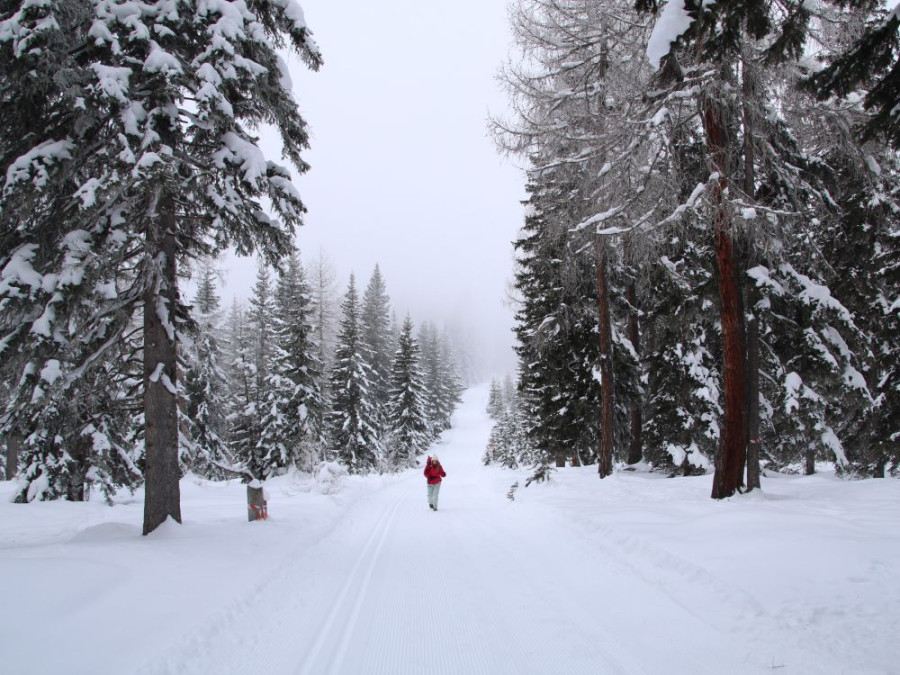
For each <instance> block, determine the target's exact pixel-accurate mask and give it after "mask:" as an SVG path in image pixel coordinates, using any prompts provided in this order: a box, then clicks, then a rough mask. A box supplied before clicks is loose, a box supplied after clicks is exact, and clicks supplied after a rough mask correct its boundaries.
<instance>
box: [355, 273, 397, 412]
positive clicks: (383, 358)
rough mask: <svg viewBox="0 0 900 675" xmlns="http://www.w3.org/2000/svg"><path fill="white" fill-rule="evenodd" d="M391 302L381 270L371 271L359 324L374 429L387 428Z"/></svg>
mask: <svg viewBox="0 0 900 675" xmlns="http://www.w3.org/2000/svg"><path fill="white" fill-rule="evenodd" d="M390 321H391V301H390V298H389V297H388V294H387V289H386V287H385V283H384V278H383V277H382V276H381V269H380V268H379V266H378V265H375V271H374V272H373V273H372V278H371V279H370V280H369V284H368V286H366V291H365V293H364V294H363V300H362V308H361V313H360V322H361V329H362V339H363V342H365V344H366V345H367V346H368V348H369V354H370V358H371V361H370V362H369V368H370V369H371V371H372V398H373V401H374V402H375V406H376V412H377V415H378V428H379V429H385V428H387V427H388V426H389V424H388V421H387V420H386V419H385V418H386V415H387V409H388V399H389V393H390V388H391V382H390V380H391V361H392V358H393V353H394V350H393V349H392V340H391V323H390Z"/></svg>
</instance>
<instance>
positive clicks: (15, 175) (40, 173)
mask: <svg viewBox="0 0 900 675" xmlns="http://www.w3.org/2000/svg"><path fill="white" fill-rule="evenodd" d="M74 147H75V144H74V143H72V141H71V139H69V138H68V137H67V138H66V139H65V140H62V141H44V142H43V143H41V144H40V145H37V146H35V147H33V148H32V149H31V150H29V151H28V152H26V153H25V154H24V155H22V156H20V157H18V158H17V159H16V160H15V161H14V162H13V163H12V164H10V166H9V169H7V171H6V183H5V184H4V186H3V191H4V193H7V194H8V193H9V192H10V191H11V190H12V189H13V188H14V187H15V186H16V185H17V184H18V183H24V182H26V181H28V180H30V181H31V184H32V185H33V186H34V187H36V188H38V189H40V188H43V187H44V186H45V185H46V184H47V181H48V180H50V167H52V166H53V165H54V164H57V163H59V162H62V161H64V160H67V159H71V158H72V154H71V150H72V149H73V148H74Z"/></svg>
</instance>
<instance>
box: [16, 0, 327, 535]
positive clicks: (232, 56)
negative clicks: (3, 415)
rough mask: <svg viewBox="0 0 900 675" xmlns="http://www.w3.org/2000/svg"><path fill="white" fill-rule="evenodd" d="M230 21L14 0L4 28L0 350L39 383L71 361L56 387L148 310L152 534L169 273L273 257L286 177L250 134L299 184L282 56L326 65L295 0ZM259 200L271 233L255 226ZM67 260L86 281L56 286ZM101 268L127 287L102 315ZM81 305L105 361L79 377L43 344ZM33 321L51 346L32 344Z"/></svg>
mask: <svg viewBox="0 0 900 675" xmlns="http://www.w3.org/2000/svg"><path fill="white" fill-rule="evenodd" d="M233 9H234V8H227V11H226V8H225V7H207V6H205V5H203V6H194V5H192V4H189V5H186V6H179V7H178V8H177V10H176V8H175V6H174V5H173V4H172V3H171V2H162V3H152V4H136V5H128V6H127V7H125V8H124V9H123V7H122V6H120V5H119V4H117V3H115V2H112V1H106V0H104V1H102V2H98V3H95V4H88V3H81V2H73V1H72V0H53V1H51V2H46V3H42V4H41V5H39V6H38V5H34V4H33V3H30V2H27V1H23V2H14V3H13V4H12V6H11V7H10V8H9V10H8V11H7V12H4V14H3V15H2V18H0V21H2V24H0V51H2V56H0V64H2V65H0V69H2V70H0V80H2V81H3V82H4V83H7V85H9V86H7V88H6V89H5V90H4V92H3V95H2V96H0V107H2V109H0V116H2V118H3V119H4V124H3V128H2V131H0V133H2V139H0V161H2V166H0V173H2V175H4V176H6V177H7V180H6V183H5V185H4V188H3V194H2V196H0V200H2V203H0V212H2V213H3V219H4V223H3V225H4V226H3V228H0V233H2V235H0V236H3V239H2V241H0V252H2V253H0V255H2V259H0V267H4V268H7V267H8V265H9V264H10V263H11V262H12V261H13V260H16V261H17V262H16V263H15V265H14V267H15V271H16V273H15V275H14V276H13V275H11V276H10V277H7V281H6V283H5V284H4V289H3V291H2V294H3V299H2V300H0V301H13V303H12V305H15V306H14V307H13V306H12V305H10V304H9V303H7V306H6V307H4V310H5V311H4V313H5V314H7V315H8V316H12V315H14V314H15V315H17V316H18V317H19V318H20V319H21V322H20V326H19V327H16V328H14V329H12V330H4V334H3V336H2V337H0V340H2V342H3V351H6V350H7V349H21V350H24V351H25V352H27V353H30V354H34V356H35V360H34V361H33V362H32V365H31V366H30V367H32V368H34V370H35V371H36V372H43V371H44V370H45V369H46V368H47V366H48V363H49V362H50V361H54V362H59V363H61V364H62V363H65V364H67V365H68V364H71V369H70V370H69V371H67V372H65V373H63V375H62V379H61V380H60V386H68V383H70V382H73V381H74V379H75V377H73V376H80V375H82V374H84V373H85V370H86V369H85V368H84V367H85V366H87V367H89V366H90V365H91V364H96V363H101V362H102V361H103V359H101V358H100V356H99V354H105V355H108V350H109V349H110V348H111V346H112V344H114V343H115V342H116V340H115V339H106V340H102V341H97V342H96V343H95V341H94V340H93V339H92V338H82V336H83V335H87V334H91V333H93V334H94V335H96V334H97V332H98V327H100V326H104V327H106V326H107V323H106V322H108V319H109V318H110V317H111V316H114V315H116V314H126V315H129V316H130V315H131V314H133V313H134V312H135V311H137V309H138V308H143V309H144V326H143V335H144V378H143V386H142V394H143V401H144V416H145V424H146V435H145V439H146V441H145V445H146V459H147V462H146V492H145V522H144V533H145V534H147V533H149V532H151V531H152V530H154V529H155V528H156V527H158V526H159V525H160V524H161V523H162V522H163V521H165V520H166V519H167V518H169V517H171V518H173V519H175V520H176V521H180V520H181V513H180V495H179V489H178V480H179V469H178V456H177V455H178V445H179V444H178V427H177V402H176V397H177V390H176V344H177V340H178V338H177V335H176V326H175V318H176V316H178V315H179V314H181V313H182V312H183V310H182V305H181V304H180V302H179V299H178V291H177V283H176V271H177V262H178V260H179V259H183V258H185V257H190V256H195V255H206V254H209V253H213V252H215V251H218V250H221V249H223V248H226V247H228V246H231V245H234V246H235V247H236V248H237V250H238V252H239V253H248V252H249V251H251V250H252V249H254V248H257V249H259V250H261V252H262V253H263V255H264V257H266V258H268V259H270V260H276V259H278V258H280V257H281V256H282V255H283V254H284V253H286V252H287V251H288V250H289V249H290V231H291V229H292V228H293V227H294V226H296V225H298V224H299V223H300V221H301V215H302V213H303V210H304V209H303V205H302V203H301V202H300V199H299V195H298V194H297V192H296V190H295V189H294V188H293V186H292V185H291V177H290V173H289V171H288V170H287V169H286V168H284V167H282V166H280V165H277V164H275V163H272V162H268V161H266V159H265V158H264V156H263V155H262V153H261V152H260V150H259V148H258V147H257V145H256V142H257V139H256V138H255V137H253V136H251V135H250V134H249V133H248V131H247V130H248V129H253V128H255V127H256V126H257V125H259V124H260V123H262V122H266V123H269V124H271V125H273V126H274V127H275V128H276V129H277V130H278V131H279V132H280V136H281V140H282V145H283V154H284V156H285V157H286V158H288V160H289V161H290V162H291V163H292V164H293V166H294V167H295V168H296V169H297V170H298V171H301V172H302V171H304V170H305V169H306V164H305V163H304V162H303V160H302V159H301V156H300V153H301V151H302V149H303V148H304V147H306V145H307V140H308V135H307V133H306V128H305V124H304V121H303V119H302V118H301V116H300V113H299V111H298V109H297V107H296V105H295V103H294V101H293V98H292V95H291V91H290V89H291V84H290V80H289V78H288V77H287V68H286V67H285V64H284V62H283V61H282V59H281V58H280V56H279V55H278V53H277V49H278V48H279V47H283V46H285V43H288V44H289V46H290V47H292V48H293V50H294V51H295V52H297V53H299V54H300V55H301V57H302V58H303V59H304V61H305V62H306V63H307V65H309V66H310V67H312V68H318V66H319V64H320V63H321V58H320V56H319V53H318V50H317V48H316V46H315V44H314V42H313V41H312V38H311V35H310V34H309V31H308V29H307V27H306V24H305V22H304V20H303V14H302V11H301V10H300V7H299V6H298V5H297V4H296V2H294V1H293V0H279V1H277V2H269V1H264V2H256V3H254V4H253V5H252V6H241V7H240V8H237V9H236V10H235V11H231V10H233ZM24 102H28V105H24V104H23V103H24ZM26 109H27V113H23V111H25V110H26ZM264 197H265V198H268V200H269V203H270V204H271V206H272V209H274V211H275V212H276V214H277V215H278V216H279V217H280V219H281V220H280V221H278V220H275V219H272V218H271V217H269V216H267V215H265V210H264V209H263V207H262V202H261V200H262V199H263V198H264ZM73 255H74V256H76V257H80V258H81V260H82V261H83V262H84V263H85V264H84V265H82V269H83V273H81V274H79V275H76V276H66V275H64V274H63V272H64V271H66V269H67V268H69V269H70V268H71V266H70V265H68V264H67V262H66V260H67V258H68V257H71V256H73ZM102 268H105V269H107V270H113V271H122V272H123V275H120V276H117V277H115V278H116V279H117V284H116V285H115V286H114V287H112V288H110V287H109V286H105V288H106V289H107V295H108V294H109V291H111V292H112V294H113V295H114V297H113V298H107V297H105V296H104V295H103V292H102V291H99V292H100V298H101V299H102V300H103V302H100V303H98V302H96V300H95V299H94V298H95V297H96V294H97V293H98V290H99V289H97V287H96V286H95V285H94V282H95V280H96V279H97V278H98V277H99V276H101V275H99V274H97V273H96V272H95V270H99V269H102ZM126 269H127V270H133V272H131V273H130V274H127V275H126V274H125V273H124V271H125V270H126ZM110 276H112V275H110ZM103 283H108V280H107V279H104V281H103ZM84 298H87V299H89V300H91V301H92V302H93V304H94V305H95V307H97V310H96V311H94V312H93V313H91V314H90V315H89V317H88V320H86V321H84V322H82V323H80V324H78V325H77V329H78V335H75V336H73V338H74V339H82V344H85V345H86V344H98V349H99V354H98V352H96V351H95V352H91V353H88V354H84V353H80V354H79V357H81V361H80V362H77V363H73V362H72V361H71V360H69V359H59V358H57V356H58V352H59V349H58V347H55V346H54V345H57V346H58V345H59V342H58V341H56V340H48V339H46V337H49V336H50V335H51V334H52V333H53V332H54V331H55V330H56V329H57V327H61V326H65V325H70V326H71V325H72V314H73V313H74V312H76V311H77V310H78V309H79V308H81V307H82V304H81V300H82V299H84ZM36 321H37V322H38V324H37V325H38V326H39V327H42V328H44V329H46V330H44V331H43V332H44V333H45V337H41V335H40V331H38V332H35V331H33V330H31V328H32V327H34V324H35V322H36ZM4 328H6V326H5V325H4ZM25 367H26V368H27V367H29V366H28V365H27V364H26V366H25ZM28 386H34V385H33V384H29V385H28ZM18 400H24V397H20V398H19V399H18Z"/></svg>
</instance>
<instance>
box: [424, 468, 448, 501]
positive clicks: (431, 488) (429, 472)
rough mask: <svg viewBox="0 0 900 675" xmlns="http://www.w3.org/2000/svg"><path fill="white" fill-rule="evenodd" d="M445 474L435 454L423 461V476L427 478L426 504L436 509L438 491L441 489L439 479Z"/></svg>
mask: <svg viewBox="0 0 900 675" xmlns="http://www.w3.org/2000/svg"><path fill="white" fill-rule="evenodd" d="M446 475H447V472H446V471H444V467H442V466H441V461H440V460H439V459H438V456H437V455H431V457H429V458H428V459H427V460H426V461H425V478H427V479H428V506H430V507H431V510H432V511H437V506H438V493H439V492H440V491H441V479H442V478H444V477H445V476H446Z"/></svg>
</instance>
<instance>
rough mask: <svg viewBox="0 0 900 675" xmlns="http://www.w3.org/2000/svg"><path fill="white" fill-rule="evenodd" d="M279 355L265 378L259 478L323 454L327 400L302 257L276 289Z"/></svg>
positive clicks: (307, 464) (292, 261)
mask: <svg viewBox="0 0 900 675" xmlns="http://www.w3.org/2000/svg"><path fill="white" fill-rule="evenodd" d="M273 337H274V340H273V352H274V356H273V359H272V364H271V368H270V372H269V374H268V376H267V378H266V389H265V392H266V393H265V400H264V408H263V410H264V412H263V416H262V433H261V437H260V441H259V446H258V451H257V453H255V455H257V456H259V458H260V459H259V462H258V464H259V473H258V474H257V475H258V476H259V477H260V478H267V477H269V476H272V475H275V474H277V473H280V472H282V471H284V470H285V469H287V468H289V467H291V466H298V467H299V468H301V469H303V470H306V471H312V470H313V468H314V467H315V465H316V464H317V463H318V461H319V460H320V459H321V456H322V443H323V441H324V421H323V415H324V402H323V399H322V394H321V391H320V389H319V382H320V373H319V364H318V360H317V358H316V352H317V345H316V344H315V341H314V339H313V326H312V323H311V300H310V296H309V288H308V287H307V282H306V275H305V272H304V270H303V267H302V265H301V263H300V259H299V258H298V257H297V255H296V254H295V255H293V256H291V257H290V258H289V259H288V265H287V269H286V270H285V272H284V273H283V274H282V276H281V277H280V279H279V283H278V289H277V292H276V313H275V317H274V325H273Z"/></svg>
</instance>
